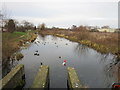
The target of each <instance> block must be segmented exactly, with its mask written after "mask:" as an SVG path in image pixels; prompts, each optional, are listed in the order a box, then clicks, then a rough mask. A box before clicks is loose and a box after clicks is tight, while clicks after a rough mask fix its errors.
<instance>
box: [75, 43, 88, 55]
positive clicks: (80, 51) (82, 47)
mask: <svg viewBox="0 0 120 90" xmlns="http://www.w3.org/2000/svg"><path fill="white" fill-rule="evenodd" d="M74 51H75V52H76V54H77V55H78V56H79V55H81V54H82V55H84V56H85V55H87V54H86V53H88V47H87V46H85V45H82V44H80V43H77V45H76V46H75V48H74Z"/></svg>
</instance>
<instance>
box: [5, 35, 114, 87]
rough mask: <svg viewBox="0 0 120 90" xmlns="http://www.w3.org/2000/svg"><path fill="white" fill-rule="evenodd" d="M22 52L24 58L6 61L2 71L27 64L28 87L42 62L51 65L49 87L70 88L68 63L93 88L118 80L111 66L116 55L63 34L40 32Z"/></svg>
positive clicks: (106, 85) (109, 84) (108, 85)
mask: <svg viewBox="0 0 120 90" xmlns="http://www.w3.org/2000/svg"><path fill="white" fill-rule="evenodd" d="M20 52H21V53H22V54H23V55H24V58H23V59H22V60H20V61H11V62H9V63H8V64H6V67H5V69H4V70H3V72H4V73H6V72H7V71H8V70H9V69H11V68H12V67H14V66H15V65H16V64H24V66H25V77H26V85H25V88H28V87H31V85H32V83H33V80H34V77H35V75H36V74H37V72H38V69H39V67H40V64H41V62H42V63H43V64H44V65H48V66H49V68H50V88H67V67H74V68H75V69H76V71H77V74H78V77H79V78H80V80H81V82H82V83H83V84H84V85H86V86H88V87H90V88H110V87H111V85H112V84H113V83H114V82H116V79H115V76H114V74H113V70H112V66H111V64H112V63H113V62H114V61H115V56H114V55H112V54H101V53H99V52H97V51H95V50H94V49H91V48H89V47H87V46H84V45H81V44H79V43H76V42H72V41H69V40H67V39H64V38H59V37H55V36H52V35H47V36H44V37H42V36H41V35H38V37H37V39H36V40H35V41H34V42H33V43H31V44H30V46H29V47H28V48H26V49H22V50H21V51H20ZM35 53H37V54H39V55H34V54H35ZM64 60H67V63H66V66H63V65H62V62H63V61H64Z"/></svg>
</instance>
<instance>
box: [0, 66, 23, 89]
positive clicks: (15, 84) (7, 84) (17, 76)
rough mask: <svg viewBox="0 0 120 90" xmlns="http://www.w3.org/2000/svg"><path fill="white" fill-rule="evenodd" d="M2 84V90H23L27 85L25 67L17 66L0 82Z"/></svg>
mask: <svg viewBox="0 0 120 90" xmlns="http://www.w3.org/2000/svg"><path fill="white" fill-rule="evenodd" d="M0 83H1V85H2V87H1V88H2V89H4V88H22V87H23V86H24V84H25V72H24V65H22V64H19V65H17V66H16V67H15V68H13V69H12V70H11V71H10V72H9V73H8V74H7V75H6V76H5V77H4V78H3V79H2V80H0Z"/></svg>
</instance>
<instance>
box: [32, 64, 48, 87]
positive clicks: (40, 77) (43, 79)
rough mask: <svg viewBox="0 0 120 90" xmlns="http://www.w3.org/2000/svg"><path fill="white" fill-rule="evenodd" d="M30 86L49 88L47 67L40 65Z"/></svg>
mask: <svg viewBox="0 0 120 90" xmlns="http://www.w3.org/2000/svg"><path fill="white" fill-rule="evenodd" d="M31 88H49V67H48V66H47V65H41V66H40V68H39V71H38V73H37V75H36V77H35V80H34V82H33V85H32V87H31Z"/></svg>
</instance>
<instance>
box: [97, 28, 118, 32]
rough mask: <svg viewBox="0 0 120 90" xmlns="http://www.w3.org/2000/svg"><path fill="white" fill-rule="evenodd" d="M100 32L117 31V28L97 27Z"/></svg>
mask: <svg viewBox="0 0 120 90" xmlns="http://www.w3.org/2000/svg"><path fill="white" fill-rule="evenodd" d="M97 30H98V31H99V32H115V31H116V29H111V28H100V29H97Z"/></svg>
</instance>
